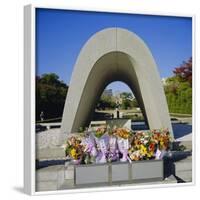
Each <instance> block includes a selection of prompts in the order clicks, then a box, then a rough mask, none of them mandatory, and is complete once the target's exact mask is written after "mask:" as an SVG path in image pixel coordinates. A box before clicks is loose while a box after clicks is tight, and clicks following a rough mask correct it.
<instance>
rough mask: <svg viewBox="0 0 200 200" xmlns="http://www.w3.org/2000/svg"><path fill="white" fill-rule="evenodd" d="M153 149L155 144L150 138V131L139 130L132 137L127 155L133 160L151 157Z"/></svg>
mask: <svg viewBox="0 0 200 200" xmlns="http://www.w3.org/2000/svg"><path fill="white" fill-rule="evenodd" d="M155 150H156V144H155V142H154V140H153V138H152V133H151V132H141V131H139V132H136V133H135V135H134V137H133V141H132V144H131V148H130V149H129V157H130V159H131V160H135V161H137V160H149V159H153V158H154V153H155Z"/></svg>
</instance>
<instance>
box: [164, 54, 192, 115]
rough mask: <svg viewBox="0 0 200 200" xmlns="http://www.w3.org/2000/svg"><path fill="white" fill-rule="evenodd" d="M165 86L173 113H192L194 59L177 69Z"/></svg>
mask: <svg viewBox="0 0 200 200" xmlns="http://www.w3.org/2000/svg"><path fill="white" fill-rule="evenodd" d="M173 72H174V76H172V77H169V78H168V79H167V80H166V84H165V85H164V90H165V94H166V99H167V103H168V107H169V111H170V112H171V113H185V114H191V113H192V58H190V59H189V60H188V61H187V62H183V64H182V65H181V66H180V67H176V68H175V70H174V71H173Z"/></svg>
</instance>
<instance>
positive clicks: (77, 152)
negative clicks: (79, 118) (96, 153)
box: [65, 136, 83, 164]
mask: <svg viewBox="0 0 200 200" xmlns="http://www.w3.org/2000/svg"><path fill="white" fill-rule="evenodd" d="M65 154H66V156H67V157H69V158H70V159H71V160H72V162H73V163H74V164H80V163H81V161H82V157H83V146H82V144H81V138H80V137H78V136H71V137H69V138H68V139H67V142H66V146H65Z"/></svg>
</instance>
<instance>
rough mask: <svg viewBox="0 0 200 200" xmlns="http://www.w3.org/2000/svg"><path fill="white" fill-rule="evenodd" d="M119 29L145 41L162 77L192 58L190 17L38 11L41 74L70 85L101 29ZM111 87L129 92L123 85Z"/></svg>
mask: <svg viewBox="0 0 200 200" xmlns="http://www.w3.org/2000/svg"><path fill="white" fill-rule="evenodd" d="M116 26H117V27H122V28H126V29H128V30H130V31H132V32H135V33H136V34H137V35H138V36H139V37H141V38H142V39H143V40H144V41H145V43H146V44H147V45H148V47H149V48H150V50H151V52H152V54H153V56H154V58H155V61H156V63H157V66H158V70H159V73H160V76H161V78H163V77H169V76H171V75H172V74H173V73H172V71H173V69H174V68H175V67H177V66H179V65H180V64H181V63H182V61H184V60H187V59H188V58H189V57H191V56H192V20H191V18H189V17H168V16H152V15H136V14H116V13H101V12H82V11H70V10H68V11H66V10H55V9H37V12H36V69H37V74H38V75H41V74H44V73H52V72H53V73H56V74H58V75H59V77H60V79H61V80H63V81H64V82H65V83H67V84H69V81H70V78H71V74H72V71H73V67H74V64H75V62H76V58H77V56H78V54H79V52H80V49H81V48H82V46H83V45H84V43H85V42H86V41H87V40H88V39H89V38H90V37H91V36H92V35H93V34H95V33H96V32H98V31H100V30H101V29H104V28H108V27H116ZM108 87H109V88H112V89H113V90H120V91H122V90H125V91H127V90H129V89H128V87H127V86H126V85H125V84H120V83H119V82H116V83H112V84H111V85H109V86H108Z"/></svg>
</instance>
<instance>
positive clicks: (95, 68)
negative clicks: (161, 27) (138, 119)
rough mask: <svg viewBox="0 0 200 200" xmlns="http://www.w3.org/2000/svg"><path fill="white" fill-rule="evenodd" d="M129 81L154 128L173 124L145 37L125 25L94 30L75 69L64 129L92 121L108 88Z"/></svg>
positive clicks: (75, 127)
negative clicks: (142, 37) (112, 84)
mask: <svg viewBox="0 0 200 200" xmlns="http://www.w3.org/2000/svg"><path fill="white" fill-rule="evenodd" d="M113 81H123V82H125V83H126V84H127V85H128V86H129V87H130V88H131V89H132V90H133V92H134V94H135V96H136V98H137V100H138V102H139V104H140V106H141V109H142V111H143V114H144V116H145V117H146V119H147V122H148V124H149V127H150V129H154V128H169V130H170V131H171V133H172V136H173V132H172V127H171V122H170V117H169V112H168V107H167V103H166V97H165V94H164V90H163V87H162V84H161V79H160V76H159V73H158V70H157V67H156V63H155V61H154V58H153V56H152V54H151V52H150V50H149V49H148V47H147V45H146V44H145V43H144V41H143V40H142V39H141V38H139V37H138V36H137V35H136V34H134V33H133V32H130V31H128V30H126V29H122V28H108V29H104V30H102V31H100V32H97V33H96V34H94V35H93V36H92V37H91V38H90V39H89V40H88V41H87V42H86V44H85V45H84V46H83V48H82V49H81V51H80V54H79V56H78V58H77V61H76V63H75V66H74V70H73V73H72V77H71V81H70V85H69V90H68V94H67V98H66V103H65V108H64V112H63V119H62V125H61V131H62V132H66V133H68V132H76V131H77V130H78V129H79V128H80V127H84V126H86V125H88V123H89V121H90V116H91V114H92V112H93V111H94V107H95V104H96V102H97V100H98V99H99V97H100V95H101V93H102V92H103V90H104V88H105V87H106V86H107V85H108V84H109V83H111V82H113Z"/></svg>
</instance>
